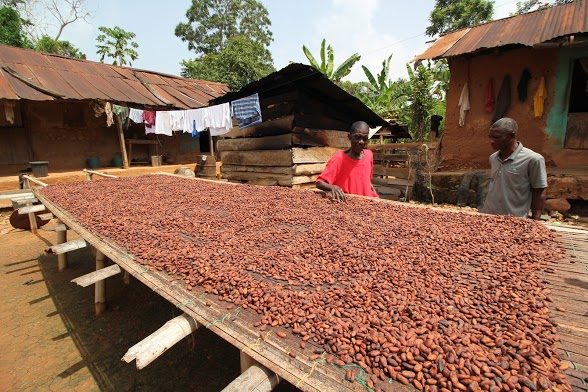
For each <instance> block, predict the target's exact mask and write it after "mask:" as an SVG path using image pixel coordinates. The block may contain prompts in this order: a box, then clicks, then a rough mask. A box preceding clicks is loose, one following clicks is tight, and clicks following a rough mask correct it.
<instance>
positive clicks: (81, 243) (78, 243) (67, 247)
mask: <svg viewBox="0 0 588 392" xmlns="http://www.w3.org/2000/svg"><path fill="white" fill-rule="evenodd" d="M86 246H88V243H87V242H86V240H84V239H83V238H78V239H76V240H72V241H67V242H64V243H63V244H57V245H53V246H51V247H49V249H47V251H46V252H47V253H53V254H56V255H58V254H61V253H67V252H71V251H72V250H76V249H82V248H85V247H86Z"/></svg>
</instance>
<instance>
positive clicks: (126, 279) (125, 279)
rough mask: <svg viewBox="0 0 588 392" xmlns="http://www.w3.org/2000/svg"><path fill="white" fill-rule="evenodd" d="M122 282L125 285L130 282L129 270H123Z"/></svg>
mask: <svg viewBox="0 0 588 392" xmlns="http://www.w3.org/2000/svg"><path fill="white" fill-rule="evenodd" d="M123 283H124V284H125V285H127V286H128V285H129V284H131V274H129V271H125V272H123Z"/></svg>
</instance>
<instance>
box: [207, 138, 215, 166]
mask: <svg viewBox="0 0 588 392" xmlns="http://www.w3.org/2000/svg"><path fill="white" fill-rule="evenodd" d="M208 143H210V155H212V158H213V159H214V160H215V161H216V158H215V157H214V141H213V140H212V135H211V134H210V132H208Z"/></svg>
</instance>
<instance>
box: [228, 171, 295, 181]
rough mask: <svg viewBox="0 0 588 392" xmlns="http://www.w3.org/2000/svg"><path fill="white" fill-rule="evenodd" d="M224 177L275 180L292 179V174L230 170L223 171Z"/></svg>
mask: <svg viewBox="0 0 588 392" xmlns="http://www.w3.org/2000/svg"><path fill="white" fill-rule="evenodd" d="M223 178H226V179H227V180H231V181H255V180H267V179H269V180H273V181H276V182H277V181H279V180H281V181H288V180H290V181H291V180H292V175H291V174H279V173H265V172H251V171H245V172H239V171H228V172H223Z"/></svg>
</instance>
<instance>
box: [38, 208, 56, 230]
mask: <svg viewBox="0 0 588 392" xmlns="http://www.w3.org/2000/svg"><path fill="white" fill-rule="evenodd" d="M37 216H38V217H39V219H41V220H46V221H48V220H51V219H53V214H52V213H50V212H48V213H46V214H39V215H37ZM45 230H49V229H45Z"/></svg>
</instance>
